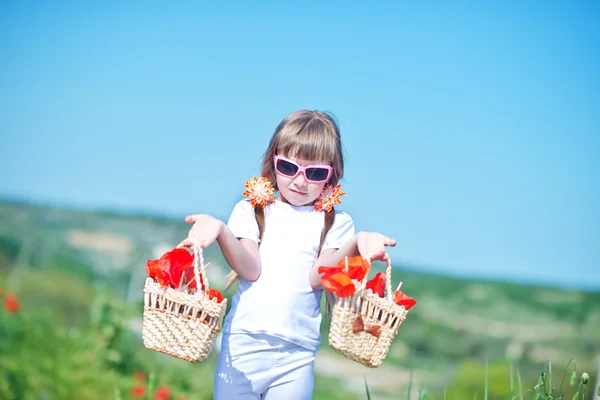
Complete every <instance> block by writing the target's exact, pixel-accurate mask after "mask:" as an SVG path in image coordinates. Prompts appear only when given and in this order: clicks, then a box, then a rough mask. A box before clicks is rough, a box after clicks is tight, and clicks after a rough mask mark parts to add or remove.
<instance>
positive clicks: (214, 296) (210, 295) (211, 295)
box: [208, 288, 224, 303]
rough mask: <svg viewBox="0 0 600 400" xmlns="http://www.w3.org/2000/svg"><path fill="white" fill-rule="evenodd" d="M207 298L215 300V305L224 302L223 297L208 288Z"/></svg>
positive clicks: (215, 290) (216, 291)
mask: <svg viewBox="0 0 600 400" xmlns="http://www.w3.org/2000/svg"><path fill="white" fill-rule="evenodd" d="M208 298H209V299H211V300H212V299H217V303H220V302H222V301H223V300H224V298H223V295H222V294H221V292H219V291H218V290H217V289H213V288H210V289H208Z"/></svg>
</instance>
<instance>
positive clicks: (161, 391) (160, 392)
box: [154, 385, 171, 400]
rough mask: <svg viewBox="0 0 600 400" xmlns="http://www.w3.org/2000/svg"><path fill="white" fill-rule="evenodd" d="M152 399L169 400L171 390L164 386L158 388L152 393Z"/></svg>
mask: <svg viewBox="0 0 600 400" xmlns="http://www.w3.org/2000/svg"><path fill="white" fill-rule="evenodd" d="M154 398H155V399H156V400H169V399H170V398H171V389H169V388H168V387H167V386H164V385H163V386H161V387H159V388H158V389H157V390H156V392H155V393H154Z"/></svg>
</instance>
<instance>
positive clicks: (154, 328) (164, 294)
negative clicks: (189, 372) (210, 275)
mask: <svg viewBox="0 0 600 400" xmlns="http://www.w3.org/2000/svg"><path fill="white" fill-rule="evenodd" d="M180 246H181V245H180ZM193 249H194V271H195V279H196V282H197V287H200V284H199V277H201V278H202V282H204V285H205V289H204V291H202V290H199V291H197V292H196V293H193V294H190V293H186V292H183V291H179V290H175V289H172V288H163V287H161V286H160V285H159V284H158V283H157V282H156V281H154V280H153V279H151V278H147V279H146V284H145V286H144V318H143V326H142V337H143V340H144V346H145V347H146V348H148V349H151V350H154V351H158V352H161V353H165V354H169V355H171V356H174V357H177V358H181V359H183V360H187V361H190V362H194V363H195V362H201V361H204V360H205V359H206V358H207V357H208V356H209V355H210V353H211V352H212V349H213V345H214V342H215V340H216V338H217V335H218V334H219V332H220V330H221V326H222V323H223V317H224V315H225V311H226V309H227V299H224V300H223V301H222V302H221V303H217V302H216V300H213V299H210V298H209V297H208V294H207V292H208V280H207V279H206V274H205V272H204V270H205V269H206V267H207V266H208V265H204V259H203V257H202V248H201V247H200V246H199V245H196V244H195V245H194V246H193Z"/></svg>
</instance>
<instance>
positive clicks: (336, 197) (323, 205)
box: [315, 185, 346, 211]
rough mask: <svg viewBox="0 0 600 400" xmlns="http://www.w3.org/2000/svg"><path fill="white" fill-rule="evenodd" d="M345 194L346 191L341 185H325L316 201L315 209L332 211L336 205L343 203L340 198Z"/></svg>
mask: <svg viewBox="0 0 600 400" xmlns="http://www.w3.org/2000/svg"><path fill="white" fill-rule="evenodd" d="M345 194H346V192H344V191H343V190H342V189H341V185H335V186H333V185H325V187H324V188H323V191H322V192H321V194H320V195H319V198H318V199H317V201H316V202H315V209H316V210H317V211H321V210H326V211H331V209H332V208H333V206H334V205H336V204H341V202H342V201H341V200H340V197H342V196H343V195H345Z"/></svg>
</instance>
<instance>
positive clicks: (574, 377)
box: [570, 371, 577, 386]
mask: <svg viewBox="0 0 600 400" xmlns="http://www.w3.org/2000/svg"><path fill="white" fill-rule="evenodd" d="M570 383H571V386H575V384H576V383H577V373H576V372H575V371H573V373H572V374H571V381H570Z"/></svg>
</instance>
